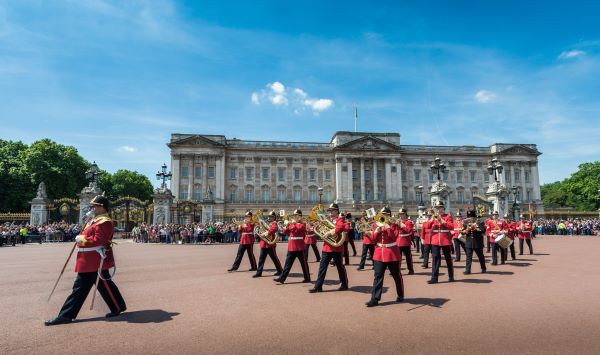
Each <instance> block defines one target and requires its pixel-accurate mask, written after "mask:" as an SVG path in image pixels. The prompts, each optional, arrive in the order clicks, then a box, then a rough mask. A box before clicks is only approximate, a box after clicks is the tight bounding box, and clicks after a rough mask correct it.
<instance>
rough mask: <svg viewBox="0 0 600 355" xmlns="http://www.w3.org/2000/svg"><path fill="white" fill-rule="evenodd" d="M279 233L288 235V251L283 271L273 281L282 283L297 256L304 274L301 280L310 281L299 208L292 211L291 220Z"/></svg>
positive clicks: (302, 223)
mask: <svg viewBox="0 0 600 355" xmlns="http://www.w3.org/2000/svg"><path fill="white" fill-rule="evenodd" d="M281 234H285V235H287V236H288V252H287V256H286V258H285V266H284V267H283V272H282V273H281V276H279V277H278V278H276V279H274V281H276V282H279V283H284V282H285V280H286V279H287V277H288V275H289V274H290V271H291V270H292V265H294V260H295V259H296V258H297V259H298V261H300V266H301V267H302V274H303V275H304V280H303V281H302V282H310V271H309V269H308V263H307V262H306V259H305V258H304V238H305V236H306V224H304V222H303V221H302V211H301V210H300V209H297V210H295V211H294V214H293V215H292V222H291V223H288V224H287V226H285V229H284V230H283V231H281Z"/></svg>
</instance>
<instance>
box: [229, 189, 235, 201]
mask: <svg viewBox="0 0 600 355" xmlns="http://www.w3.org/2000/svg"><path fill="white" fill-rule="evenodd" d="M236 200H237V189H234V188H232V189H231V191H229V201H231V202H236Z"/></svg>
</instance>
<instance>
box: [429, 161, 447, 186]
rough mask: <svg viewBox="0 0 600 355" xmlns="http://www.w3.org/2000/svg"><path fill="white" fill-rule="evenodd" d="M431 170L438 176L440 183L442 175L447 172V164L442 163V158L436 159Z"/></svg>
mask: <svg viewBox="0 0 600 355" xmlns="http://www.w3.org/2000/svg"><path fill="white" fill-rule="evenodd" d="M429 168H430V169H431V172H432V173H434V174H437V179H438V181H440V180H441V179H442V178H441V176H440V173H445V172H446V164H444V163H442V160H441V159H440V157H435V159H434V160H433V163H431V166H430V167H429Z"/></svg>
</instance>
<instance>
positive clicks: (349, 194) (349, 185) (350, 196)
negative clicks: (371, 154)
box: [348, 158, 354, 202]
mask: <svg viewBox="0 0 600 355" xmlns="http://www.w3.org/2000/svg"><path fill="white" fill-rule="evenodd" d="M352 185H353V183H352V158H348V201H350V202H351V201H352V200H353V198H352V193H353V192H354V191H353V186H352Z"/></svg>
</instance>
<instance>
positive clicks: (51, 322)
mask: <svg viewBox="0 0 600 355" xmlns="http://www.w3.org/2000/svg"><path fill="white" fill-rule="evenodd" d="M71 322H73V320H72V319H70V318H65V317H56V318H54V319H52V320H47V321H45V322H44V325H45V326H49V325H59V324H69V323H71Z"/></svg>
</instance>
